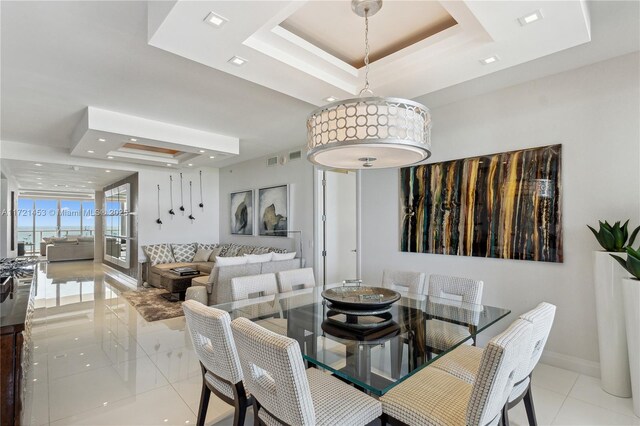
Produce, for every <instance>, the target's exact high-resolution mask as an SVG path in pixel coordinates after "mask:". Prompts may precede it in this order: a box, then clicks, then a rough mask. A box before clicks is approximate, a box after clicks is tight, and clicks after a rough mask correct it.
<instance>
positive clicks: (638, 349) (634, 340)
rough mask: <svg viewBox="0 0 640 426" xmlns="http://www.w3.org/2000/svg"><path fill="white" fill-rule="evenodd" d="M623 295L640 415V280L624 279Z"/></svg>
mask: <svg viewBox="0 0 640 426" xmlns="http://www.w3.org/2000/svg"><path fill="white" fill-rule="evenodd" d="M622 295H623V296H624V316H625V319H626V327H627V345H628V348H629V367H630V370H631V388H632V393H633V412H634V413H635V414H636V416H638V417H640V281H639V280H636V279H632V278H625V279H623V280H622Z"/></svg>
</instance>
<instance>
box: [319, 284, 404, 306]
mask: <svg viewBox="0 0 640 426" xmlns="http://www.w3.org/2000/svg"><path fill="white" fill-rule="evenodd" d="M322 297H324V298H325V299H326V300H328V301H329V302H331V304H332V306H334V307H336V308H343V309H350V310H365V311H373V310H379V309H382V308H385V307H389V306H390V305H391V304H392V303H393V302H395V301H397V300H399V299H400V293H398V292H397V291H395V290H391V289H388V288H382V287H365V286H342V287H334V288H331V289H328V290H325V291H323V292H322Z"/></svg>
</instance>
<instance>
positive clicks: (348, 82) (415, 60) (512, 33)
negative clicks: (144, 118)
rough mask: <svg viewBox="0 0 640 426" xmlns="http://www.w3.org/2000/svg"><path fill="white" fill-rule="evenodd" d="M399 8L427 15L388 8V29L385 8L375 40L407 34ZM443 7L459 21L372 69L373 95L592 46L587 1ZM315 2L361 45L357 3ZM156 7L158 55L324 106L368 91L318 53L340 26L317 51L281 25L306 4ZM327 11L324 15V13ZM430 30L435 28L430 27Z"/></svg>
mask: <svg viewBox="0 0 640 426" xmlns="http://www.w3.org/2000/svg"><path fill="white" fill-rule="evenodd" d="M396 2H397V3H399V4H402V5H403V6H404V9H410V10H411V9H412V10H413V11H414V13H415V14H421V13H422V12H424V10H423V9H422V8H420V7H419V5H420V4H421V3H422V2H414V1H408V2H405V1H400V0H396V1H393V0H389V1H387V3H391V5H392V6H390V10H391V12H390V13H389V16H391V18H390V19H395V20H394V21H392V22H390V21H388V20H385V19H386V18H385V16H387V15H385V14H386V13H387V12H386V9H385V3H383V6H382V9H381V10H380V11H379V12H378V13H377V14H376V15H374V16H373V17H372V18H371V19H370V22H369V28H370V32H371V33H372V43H373V41H374V37H373V34H376V38H377V37H379V38H388V39H391V38H392V37H393V34H394V33H398V32H403V30H401V29H399V28H401V27H403V26H404V21H405V19H403V17H402V14H397V13H395V12H394V10H393V9H394V7H393V4H394V3H396ZM437 3H438V4H440V5H441V6H442V8H444V9H445V10H446V12H447V13H448V14H449V15H451V16H452V17H453V18H454V19H455V21H456V22H457V24H456V25H454V26H452V27H449V28H447V29H445V30H443V31H440V32H438V33H436V34H435V35H433V36H431V37H428V38H426V39H424V40H420V41H418V42H417V43H415V44H412V45H410V46H408V47H406V48H404V49H402V50H399V51H397V52H395V53H393V54H391V55H388V56H385V57H384V58H382V59H379V60H377V61H375V62H373V63H372V64H371V72H370V81H371V88H372V89H373V92H374V93H375V94H377V95H379V96H394V97H402V98H414V97H416V96H421V95H424V94H425V93H429V92H432V91H435V90H439V89H442V88H445V87H449V86H452V85H454V84H458V83H461V82H464V81H467V80H471V79H474V78H477V77H481V76H483V75H486V74H490V73H493V72H496V71H499V70H501V69H506V68H509V67H512V66H515V65H518V64H521V63H524V62H528V61H532V60H535V59H537V58H540V57H543V56H546V55H550V54H553V53H556V52H560V51H562V50H566V49H568V48H571V47H574V46H577V45H580V44H583V43H587V42H589V41H590V39H591V33H590V21H589V13H588V11H587V9H586V4H585V3H584V2H583V1H581V0H571V1H532V0H523V1H472V0H471V1H469V0H468V1H463V0H457V1H442V2H437ZM314 5H315V6H314V7H313V9H314V11H315V14H316V15H317V20H318V21H319V22H323V21H329V20H331V19H332V17H331V15H333V14H341V18H340V19H339V21H344V22H345V24H346V23H347V22H348V23H349V25H350V26H352V27H354V28H357V29H359V30H360V31H352V32H350V33H346V34H345V37H347V36H348V37H351V38H356V40H358V41H360V43H362V41H363V39H364V28H363V26H364V25H363V19H362V18H359V19H358V17H357V16H356V15H354V13H353V12H352V11H351V7H350V3H349V1H347V0H341V1H328V2H325V1H316V2H315V3H314ZM325 5H326V6H325ZM416 5H418V6H416ZM149 7H150V10H152V11H153V13H150V20H149V23H150V25H149V44H151V45H153V46H156V47H158V48H160V49H164V50H167V51H169V52H172V53H175V54H176V55H179V56H182V57H185V58H188V59H192V60H194V61H197V62H200V63H202V64H205V65H208V66H210V67H212V68H215V69H219V70H222V71H225V72H228V73H231V74H234V75H236V76H239V77H242V78H244V79H247V80H250V81H253V82H255V83H258V84H261V85H263V86H266V87H269V88H271V89H274V90H277V91H279V92H282V93H286V94H288V95H290V96H293V97H295V98H298V99H301V100H304V101H306V102H309V103H311V104H314V105H318V106H319V105H322V104H325V103H326V101H325V99H326V98H327V97H329V96H333V97H336V98H338V99H348V98H353V97H354V96H356V95H357V94H358V93H359V91H360V89H362V86H363V81H364V73H365V70H364V67H360V68H355V67H353V66H351V65H349V64H348V63H347V62H345V61H343V60H341V59H339V58H338V57H336V56H334V55H332V54H331V52H329V51H327V50H323V49H321V48H320V47H318V44H323V45H332V44H335V41H336V40H334V35H333V34H332V26H333V25H332V24H327V25H326V26H325V27H324V33H323V34H318V33H317V32H318V31H317V30H318V29H315V30H316V35H315V36H314V37H313V38H314V39H316V40H317V39H323V41H325V42H324V43H316V45H314V44H311V43H309V42H308V41H306V40H304V39H302V38H300V37H298V36H296V35H295V34H293V33H291V32H289V31H287V30H286V29H284V28H283V27H282V26H280V24H281V23H282V22H283V21H285V22H286V20H288V19H290V17H291V16H293V17H295V16H297V15H298V14H300V13H301V12H302V11H304V10H305V9H306V8H307V7H308V6H307V2H304V1H279V2H244V1H240V2H229V1H197V2H193V1H177V2H176V3H175V4H174V5H173V7H171V8H170V9H168V8H165V7H162V5H158V6H156V5H155V3H150V4H149ZM325 7H326V9H327V11H325V12H320V11H318V10H316V9H320V10H322V9H324V8H325ZM538 10H540V11H542V14H543V16H544V19H541V20H539V21H536V22H534V23H531V24H529V25H524V26H523V25H521V24H520V22H519V18H522V17H524V16H527V15H529V14H531V13H533V12H536V11H538ZM210 12H215V13H216V14H219V15H221V16H223V17H224V18H226V19H228V20H229V22H228V23H226V24H225V25H224V26H222V27H221V28H214V27H212V26H211V25H210V24H208V23H207V22H205V21H204V20H205V18H206V16H207V15H208V14H209V13H210ZM336 20H338V18H336ZM378 22H381V23H382V24H378ZM425 24H427V25H430V24H431V22H429V21H428V20H426V22H425ZM311 30H314V28H313V27H312V28H311ZM358 33H359V34H358ZM348 43H349V42H345V44H348ZM361 49H362V48H361ZM234 55H237V56H240V57H242V58H244V59H246V60H248V63H247V64H245V65H243V66H242V67H237V66H234V65H232V64H230V63H228V60H229V59H230V58H232V57H233V56H234ZM496 55H497V56H498V57H499V58H500V60H499V61H496V62H494V63H492V64H490V65H483V64H481V63H480V60H482V59H485V58H487V57H490V56H496Z"/></svg>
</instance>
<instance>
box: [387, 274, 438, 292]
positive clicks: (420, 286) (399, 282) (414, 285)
mask: <svg viewBox="0 0 640 426" xmlns="http://www.w3.org/2000/svg"><path fill="white" fill-rule="evenodd" d="M426 275H427V274H425V273H424V272H411V271H392V270H390V269H385V270H384V271H382V287H384V288H390V289H392V290H405V291H408V292H409V293H414V294H424V282H425V279H426Z"/></svg>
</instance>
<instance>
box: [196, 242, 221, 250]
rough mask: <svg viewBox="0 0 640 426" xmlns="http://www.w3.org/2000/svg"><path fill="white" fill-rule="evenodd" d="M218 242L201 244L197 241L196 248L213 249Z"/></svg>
mask: <svg viewBox="0 0 640 426" xmlns="http://www.w3.org/2000/svg"><path fill="white" fill-rule="evenodd" d="M219 245H220V244H214V243H211V244H209V243H207V244H202V243H198V250H200V249H205V250H213V249H214V248H216V247H218V246H219Z"/></svg>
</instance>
